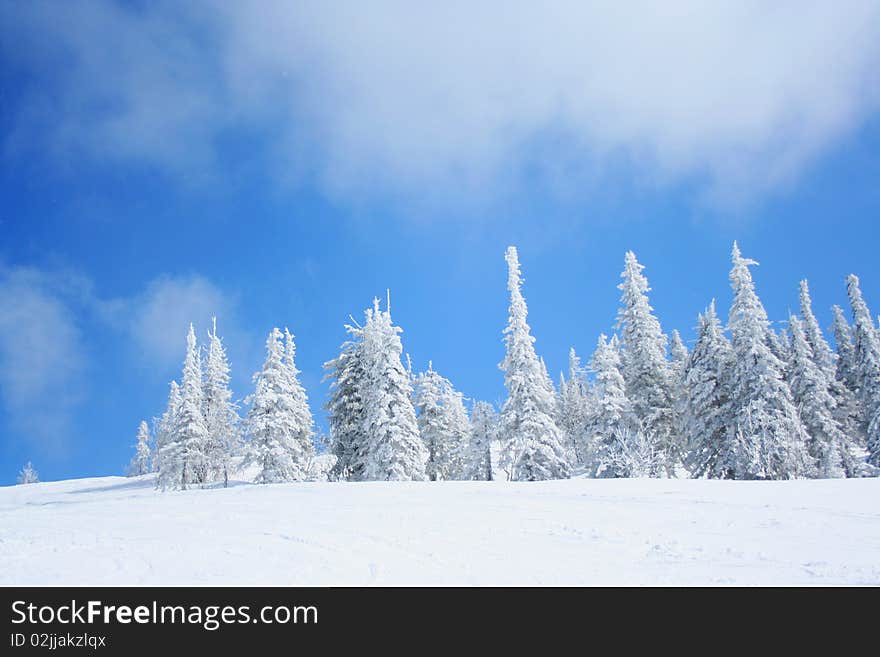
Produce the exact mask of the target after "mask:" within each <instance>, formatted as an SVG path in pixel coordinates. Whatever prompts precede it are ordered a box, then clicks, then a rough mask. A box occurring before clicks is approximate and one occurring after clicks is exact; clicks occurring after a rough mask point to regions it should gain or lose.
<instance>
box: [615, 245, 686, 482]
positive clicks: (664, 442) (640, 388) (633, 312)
mask: <svg viewBox="0 0 880 657" xmlns="http://www.w3.org/2000/svg"><path fill="white" fill-rule="evenodd" d="M643 269H644V267H643V266H642V265H641V264H639V262H638V260H636V255H635V253H633V252H632V251H628V252H627V253H626V258H625V266H624V270H623V273H622V274H621V277H622V278H623V282H622V283H621V284H620V285H619V286H618V287H619V288H620V290H621V299H620V300H621V304H622V307H621V309H620V312H619V314H618V325H619V326H620V328H621V347H622V359H623V361H622V363H623V367H622V372H623V379H624V381H625V382H626V394H627V397H628V398H629V400H630V403H631V404H632V407H633V411H634V412H635V414H636V417H637V418H638V419H639V421H640V423H641V425H642V428H643V429H644V431H645V432H647V433H648V434H650V435H651V436H652V438H653V439H654V440H656V441H657V451H658V452H660V453H662V454H663V455H664V458H665V467H666V470H667V473H669V474H670V475H671V474H673V472H674V468H675V464H676V463H677V462H678V461H679V460H680V454H679V451H680V446H679V445H678V441H677V440H676V436H675V434H674V426H673V417H672V413H673V410H672V405H673V399H672V380H671V373H670V369H669V364H668V362H667V360H666V345H667V339H666V336H665V335H664V334H663V331H662V330H661V328H660V322H659V320H658V319H657V317H656V316H655V315H654V312H653V308H652V307H651V305H650V303H649V302H648V292H649V291H650V290H651V288H650V287H649V286H648V279H647V278H645V276H644V275H643V274H642V270H643Z"/></svg>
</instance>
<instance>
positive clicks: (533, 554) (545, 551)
mask: <svg viewBox="0 0 880 657" xmlns="http://www.w3.org/2000/svg"><path fill="white" fill-rule="evenodd" d="M0 583H2V584H94V585H98V584H109V585H127V584H283V585H286V584H300V585H305V584H312V585H334V584H335V585H344V584H347V585H361V584H365V585H371V584H377V585H385V584H403V585H410V584H413V585H414V584H441V585H444V584H464V585H468V584H502V585H507V584H523V585H539V584H542V585H543V584H547V585H550V584H559V585H568V584H880V479H856V480H819V481H817V480H811V481H788V482H729V481H705V480H702V481H695V480H645V479H641V480H589V479H572V480H566V481H556V482H543V483H534V484H527V483H519V484H512V483H504V482H441V483H360V484H353V483H317V482H315V483H302V484H286V485H273V486H255V485H250V484H241V485H237V486H233V487H231V488H229V489H225V490H223V489H219V490H192V491H184V492H168V493H159V492H156V491H154V490H153V487H152V480H151V477H145V478H135V479H125V478H121V477H105V478H100V479H81V480H71V481H61V482H54V483H41V484H32V485H28V486H12V487H7V488H0Z"/></svg>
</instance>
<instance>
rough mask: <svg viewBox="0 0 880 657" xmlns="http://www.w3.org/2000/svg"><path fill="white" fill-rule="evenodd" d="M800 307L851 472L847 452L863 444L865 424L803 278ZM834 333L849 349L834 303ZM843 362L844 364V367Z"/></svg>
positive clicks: (844, 322)
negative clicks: (826, 385) (833, 405)
mask: <svg viewBox="0 0 880 657" xmlns="http://www.w3.org/2000/svg"><path fill="white" fill-rule="evenodd" d="M800 311H801V322H802V326H803V329H804V335H805V337H806V340H807V344H808V345H809V346H810V349H811V350H812V352H813V362H815V363H816V365H817V366H818V367H819V369H820V370H822V373H823V374H824V375H825V380H826V381H827V382H828V392H829V393H830V394H831V396H832V397H833V398H834V402H835V409H834V419H835V420H836V421H837V423H838V424H839V425H840V430H841V431H842V432H843V434H844V436H846V443H845V445H844V446H843V447H844V448H845V450H846V451H845V458H844V462H845V463H846V467H847V476H852V474H853V472H852V467H853V458H852V457H851V453H852V452H853V451H857V450H858V449H859V448H860V447H861V446H862V445H863V444H864V430H865V427H863V426H862V425H861V419H860V417H859V415H860V409H859V404H858V400H857V399H856V397H855V395H854V393H853V392H852V391H851V390H850V389H849V387H848V386H847V384H846V383H845V382H844V381H843V380H842V379H841V378H840V377H839V376H838V372H837V369H838V365H839V361H838V360H837V359H835V356H834V352H833V351H832V350H831V347H830V346H829V344H828V341H827V340H826V339H825V335H824V334H823V332H822V329H821V327H820V326H819V322H818V320H817V319H816V316H815V314H813V301H812V299H811V298H810V288H809V285H808V284H807V281H806V279H804V280H802V281H801V283H800ZM834 312H835V320H834V321H835V329H834V330H835V333H836V334H837V332H840V335H839V339H840V340H841V341H843V342H845V344H844V352H846V351H847V349H849V351H851V350H852V346H851V342H850V341H849V327H848V326H847V324H846V320H845V319H844V318H843V311H842V310H840V308H839V307H837V306H835V311H834ZM838 313H839V314H840V320H839V321H841V322H842V324H841V326H840V327H839V328H838V327H837V322H838V319H837V314H838ZM846 366H847V365H844V367H846Z"/></svg>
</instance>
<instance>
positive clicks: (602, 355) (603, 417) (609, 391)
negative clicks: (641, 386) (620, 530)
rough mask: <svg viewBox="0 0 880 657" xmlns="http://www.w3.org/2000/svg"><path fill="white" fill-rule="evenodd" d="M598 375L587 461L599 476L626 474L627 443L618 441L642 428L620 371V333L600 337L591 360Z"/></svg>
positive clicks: (621, 475)
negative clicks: (622, 459) (622, 457)
mask: <svg viewBox="0 0 880 657" xmlns="http://www.w3.org/2000/svg"><path fill="white" fill-rule="evenodd" d="M590 368H591V369H592V370H593V373H594V375H595V383H594V385H593V394H594V402H593V407H592V413H591V415H590V421H589V424H588V435H589V436H590V441H591V443H592V444H593V456H592V462H591V463H589V464H588V466H589V467H590V471H591V472H592V473H593V475H594V476H596V477H605V478H608V477H625V476H627V475H628V473H627V472H625V471H624V470H622V469H621V468H620V466H621V464H622V462H621V459H620V458H619V456H620V454H622V452H623V451H624V446H623V445H622V444H621V443H620V442H619V441H620V440H621V439H622V438H623V437H624V436H628V435H631V434H633V433H635V432H638V431H639V429H640V428H641V427H640V426H639V422H638V419H637V418H636V416H635V412H634V411H633V408H632V404H631V403H630V401H629V399H628V398H627V396H626V383H625V381H624V380H623V374H621V371H620V369H621V363H620V343H619V342H618V339H617V336H616V335H614V336H612V337H611V340H608V339H607V338H606V337H605V334H602V335H600V336H599V342H598V345H597V346H596V351H595V352H593V358H592V360H591V362H590Z"/></svg>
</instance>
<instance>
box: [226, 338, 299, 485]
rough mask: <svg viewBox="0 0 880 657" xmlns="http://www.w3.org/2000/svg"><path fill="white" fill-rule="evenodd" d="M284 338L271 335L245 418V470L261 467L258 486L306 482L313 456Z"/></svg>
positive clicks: (256, 479)
mask: <svg viewBox="0 0 880 657" xmlns="http://www.w3.org/2000/svg"><path fill="white" fill-rule="evenodd" d="M282 338H283V335H282V333H281V331H280V330H278V329H277V328H273V329H272V330H271V331H270V332H269V336H268V338H267V339H266V360H265V361H264V363H263V367H262V369H261V370H260V371H259V372H257V373H256V374H254V383H255V385H256V390H255V392H254V394H253V395H252V396H251V397H250V399H249V401H250V403H251V407H250V409H249V410H248V413H247V417H246V418H245V431H246V435H247V437H248V439H249V441H248V443H247V445H246V448H245V458H244V461H243V463H242V466H243V467H245V466H248V465H251V464H256V465H257V466H259V468H260V471H259V473H258V474H257V476H256V478H255V480H254V481H255V482H256V483H258V484H271V483H277V482H284V481H302V480H304V479H306V478H307V474H308V472H307V471H308V465H309V461H310V459H311V456H312V454H313V453H314V445H313V443H312V433H313V429H312V427H313V424H312V418H311V414H310V413H309V412H308V407H306V408H305V409H303V408H302V399H301V398H300V396H299V395H298V394H297V391H296V386H295V385H294V377H293V376H292V368H291V366H292V363H288V362H286V360H285V345H284V343H283V342H282ZM291 351H292V350H291Z"/></svg>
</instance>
